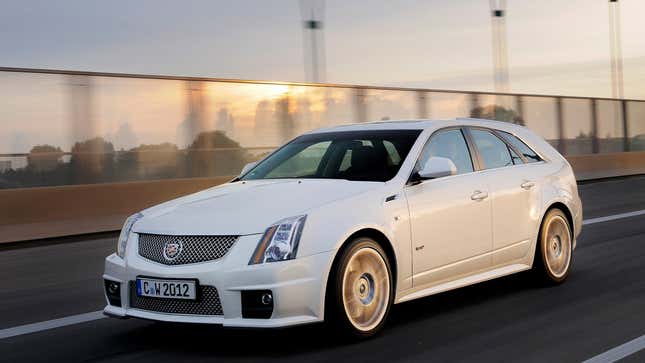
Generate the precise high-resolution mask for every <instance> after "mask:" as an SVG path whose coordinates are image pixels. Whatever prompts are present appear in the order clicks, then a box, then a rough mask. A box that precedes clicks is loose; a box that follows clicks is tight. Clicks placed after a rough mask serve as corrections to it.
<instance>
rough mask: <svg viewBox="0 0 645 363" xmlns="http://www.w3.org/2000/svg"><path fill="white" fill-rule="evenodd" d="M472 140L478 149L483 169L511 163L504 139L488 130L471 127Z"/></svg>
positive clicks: (500, 166)
mask: <svg viewBox="0 0 645 363" xmlns="http://www.w3.org/2000/svg"><path fill="white" fill-rule="evenodd" d="M471 134H472V135H473V140H474V141H475V145H476V146H477V150H479V154H480V155H481V158H482V161H483V162H484V168H485V169H493V168H502V167H504V166H509V165H513V159H512V158H511V153H510V150H509V149H508V146H507V145H506V143H505V142H504V141H502V140H501V139H500V138H498V137H497V136H495V135H493V134H492V133H491V132H489V131H484V130H477V129H471Z"/></svg>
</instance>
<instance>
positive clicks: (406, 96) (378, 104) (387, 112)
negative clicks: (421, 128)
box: [366, 89, 418, 121]
mask: <svg viewBox="0 0 645 363" xmlns="http://www.w3.org/2000/svg"><path fill="white" fill-rule="evenodd" d="M417 100H418V99H417V94H416V92H413V91H392V90H373V89H370V90H367V92H366V107H367V120H368V121H386V120H409V119H415V118H417V117H418V103H417Z"/></svg>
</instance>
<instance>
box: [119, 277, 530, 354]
mask: <svg viewBox="0 0 645 363" xmlns="http://www.w3.org/2000/svg"><path fill="white" fill-rule="evenodd" d="M529 281H531V279H530V276H527V273H519V274H515V275H511V276H507V277H503V278H499V279H495V280H492V281H488V282H483V283H480V284H476V285H472V286H468V287H464V288H461V289H457V290H453V291H448V292H444V293H441V294H437V295H433V296H430V297H426V298H422V299H418V300H414V301H410V302H405V303H401V304H397V305H394V306H393V308H392V310H391V313H390V316H389V318H388V322H387V324H386V326H385V329H384V330H383V331H382V332H381V333H380V334H379V335H378V336H377V337H375V338H374V339H375V340H379V341H384V340H385V339H387V337H388V336H389V335H393V334H396V335H398V336H399V337H400V336H401V335H403V336H404V338H405V335H410V336H409V338H410V339H413V338H414V336H413V335H414V333H412V332H408V331H407V329H408V328H409V327H411V326H412V325H413V324H418V323H419V322H420V321H421V322H423V321H432V319H433V318H436V317H438V316H440V315H441V314H446V313H450V312H454V311H459V310H468V309H470V308H473V307H475V306H477V305H480V304H482V303H492V302H494V301H495V300H497V299H502V298H504V297H506V296H509V295H510V296H512V295H514V294H521V293H522V291H527V290H535V289H540V288H539V286H538V285H536V284H534V283H530V282H529ZM118 339H119V340H121V339H123V341H124V342H125V341H127V342H128V345H136V346H137V348H138V349H139V350H141V349H143V350H149V351H154V352H163V353H164V356H166V357H172V356H173V355H177V357H182V358H186V357H187V356H195V357H220V358H225V359H242V360H244V359H254V358H261V359H285V358H288V357H291V358H294V357H297V356H300V355H303V354H308V355H311V354H312V353H313V354H314V355H315V353H316V352H323V351H325V352H327V351H329V350H338V349H340V350H346V348H348V347H352V346H354V345H360V344H365V343H367V344H375V343H374V339H371V340H368V341H367V342H360V341H348V340H347V339H343V338H342V336H340V335H339V334H337V332H334V331H332V330H331V329H329V328H327V327H326V326H324V325H323V324H312V325H304V326H296V327H290V328H282V329H271V330H264V329H238V328H222V327H218V326H211V325H194V324H168V323H150V324H145V325H142V326H141V327H139V328H137V329H135V330H133V331H130V332H129V333H128V334H125V335H123V336H120V337H119V338H118ZM370 341H371V342H370ZM169 342H172V344H169ZM376 344H378V343H376Z"/></svg>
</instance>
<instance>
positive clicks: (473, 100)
mask: <svg viewBox="0 0 645 363" xmlns="http://www.w3.org/2000/svg"><path fill="white" fill-rule="evenodd" d="M469 96H470V97H469V98H470V105H469V106H470V109H469V110H468V114H467V115H466V117H473V116H474V115H473V112H474V111H475V109H476V108H477V107H479V94H477V93H471V94H470V95H469Z"/></svg>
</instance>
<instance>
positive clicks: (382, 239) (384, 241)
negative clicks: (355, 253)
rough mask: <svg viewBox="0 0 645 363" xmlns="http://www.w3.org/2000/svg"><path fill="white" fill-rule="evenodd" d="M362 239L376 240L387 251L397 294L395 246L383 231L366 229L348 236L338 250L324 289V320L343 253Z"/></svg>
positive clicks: (394, 289)
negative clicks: (331, 287)
mask: <svg viewBox="0 0 645 363" xmlns="http://www.w3.org/2000/svg"><path fill="white" fill-rule="evenodd" d="M360 237H367V238H370V239H372V240H374V241H375V242H376V243H378V245H379V246H381V248H383V251H385V254H386V257H387V259H388V262H389V263H390V268H391V271H392V284H393V291H394V293H395V294H396V287H397V277H398V268H397V261H396V252H395V250H394V246H393V245H392V242H391V241H390V239H389V238H388V237H387V236H386V235H385V233H383V232H382V231H380V230H378V229H376V228H373V227H364V228H361V229H359V230H357V231H354V232H353V233H351V234H350V235H349V236H347V238H345V239H344V240H343V241H342V243H341V244H340V247H339V248H338V249H337V250H336V254H335V255H334V258H333V260H332V263H331V266H330V269H329V272H328V273H327V281H326V282H325V288H324V289H323V291H324V294H325V297H324V299H323V301H324V305H323V318H324V315H326V310H327V304H328V303H329V297H330V296H331V294H330V293H329V288H330V282H331V281H334V280H333V279H334V277H335V276H334V274H335V273H336V270H337V269H336V267H337V266H338V263H339V260H340V257H341V256H342V253H343V252H344V251H345V249H346V248H347V246H348V245H349V242H350V241H353V240H355V239H356V238H360Z"/></svg>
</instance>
